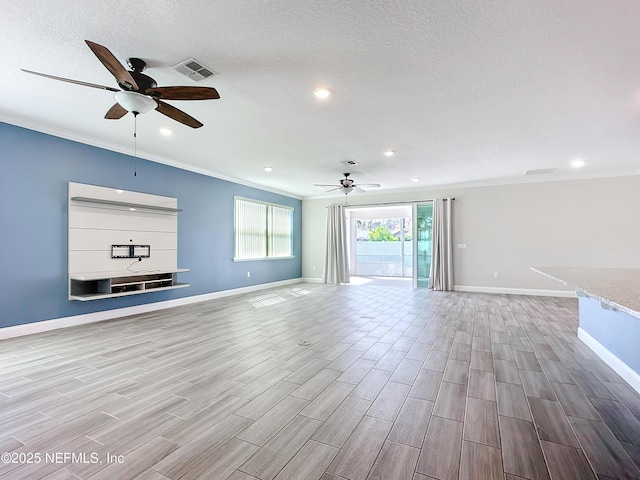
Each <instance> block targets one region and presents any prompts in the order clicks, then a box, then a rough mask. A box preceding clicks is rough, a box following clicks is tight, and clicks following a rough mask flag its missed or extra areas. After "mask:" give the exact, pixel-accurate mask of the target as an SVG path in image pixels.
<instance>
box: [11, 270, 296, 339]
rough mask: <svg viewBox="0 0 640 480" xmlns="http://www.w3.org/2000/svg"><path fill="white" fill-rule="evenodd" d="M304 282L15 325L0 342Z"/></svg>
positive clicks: (287, 282) (222, 292) (277, 283)
mask: <svg viewBox="0 0 640 480" xmlns="http://www.w3.org/2000/svg"><path fill="white" fill-rule="evenodd" d="M303 281H304V280H303V279H301V278H293V279H290V280H282V281H279V282H271V283H263V284H260V285H252V286H249V287H242V288H234V289H231V290H222V291H220V292H212V293H205V294H202V295H194V296H191V297H183V298H175V299H173V300H165V301H163V302H154V303H146V304H144V305H135V306H132V307H124V308H116V309H113V310H104V311H101V312H93V313H85V314H82V315H74V316H72V317H63V318H54V319H52V320H44V321H42V322H34V323H26V324H24V325H14V326H12V327H4V328H0V340H5V339H7V338H14V337H22V336H24V335H32V334H34V333H41V332H48V331H51V330H58V329H59V328H67V327H75V326H77V325H84V324H87V323H95V322H103V321H105V320H113V319H116V318H122V317H128V316H129V315H139V314H142V313H148V312H154V311H156V310H164V309H166V308H171V307H179V306H181V305H189V304H191V303H198V302H206V301H208V300H215V299H217V298H223V297H230V296H232V295H242V294H244V293H250V292H255V291H258V290H265V289H267V288H274V287H280V286H283V285H290V284H292V283H300V282H303Z"/></svg>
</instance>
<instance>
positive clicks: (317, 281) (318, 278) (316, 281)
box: [302, 277, 323, 283]
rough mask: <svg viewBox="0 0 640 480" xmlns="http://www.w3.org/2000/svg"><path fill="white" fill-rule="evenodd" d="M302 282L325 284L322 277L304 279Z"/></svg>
mask: <svg viewBox="0 0 640 480" xmlns="http://www.w3.org/2000/svg"><path fill="white" fill-rule="evenodd" d="M302 281H303V282H304V283H323V282H322V277H304V278H303V279H302Z"/></svg>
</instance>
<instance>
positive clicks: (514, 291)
mask: <svg viewBox="0 0 640 480" xmlns="http://www.w3.org/2000/svg"><path fill="white" fill-rule="evenodd" d="M453 289H454V290H455V291H456V292H473V293H501V294H505V295H530V296H537V297H566V298H576V292H575V291H573V290H540V289H536V288H507V287H476V286H469V285H454V286H453Z"/></svg>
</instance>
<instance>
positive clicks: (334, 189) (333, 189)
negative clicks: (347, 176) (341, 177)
mask: <svg viewBox="0 0 640 480" xmlns="http://www.w3.org/2000/svg"><path fill="white" fill-rule="evenodd" d="M336 190H342V187H336V188H332V189H331V190H325V191H326V192H327V193H328V192H335V191H336Z"/></svg>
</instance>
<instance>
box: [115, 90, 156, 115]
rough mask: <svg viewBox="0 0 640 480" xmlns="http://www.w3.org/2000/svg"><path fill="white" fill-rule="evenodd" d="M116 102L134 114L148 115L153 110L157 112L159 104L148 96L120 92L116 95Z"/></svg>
mask: <svg viewBox="0 0 640 480" xmlns="http://www.w3.org/2000/svg"><path fill="white" fill-rule="evenodd" d="M115 97H116V102H118V103H119V104H120V105H121V106H122V108H124V109H125V110H126V111H128V112H131V113H133V114H136V115H137V114H143V113H148V112H150V111H151V110H155V109H156V107H157V106H158V104H157V103H156V101H155V100H154V99H153V98H151V97H148V96H146V95H142V94H141V93H136V92H125V91H122V92H118V93H116V94H115Z"/></svg>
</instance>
